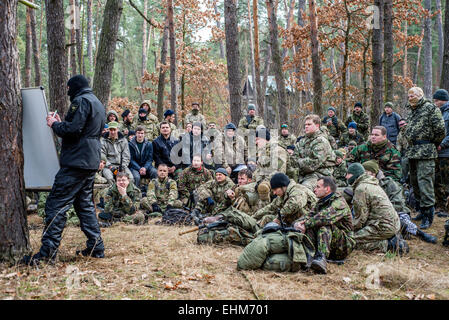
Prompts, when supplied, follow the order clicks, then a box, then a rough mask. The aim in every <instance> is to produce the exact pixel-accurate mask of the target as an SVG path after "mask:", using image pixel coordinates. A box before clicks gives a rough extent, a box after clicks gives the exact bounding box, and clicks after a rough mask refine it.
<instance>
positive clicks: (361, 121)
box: [345, 111, 370, 140]
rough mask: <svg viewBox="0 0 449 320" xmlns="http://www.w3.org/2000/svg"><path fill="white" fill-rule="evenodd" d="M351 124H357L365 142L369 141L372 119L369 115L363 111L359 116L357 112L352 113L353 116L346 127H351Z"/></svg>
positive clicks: (347, 121)
mask: <svg viewBox="0 0 449 320" xmlns="http://www.w3.org/2000/svg"><path fill="white" fill-rule="evenodd" d="M350 122H355V123H357V131H358V132H360V134H361V135H362V136H363V139H364V140H367V139H368V136H369V129H370V119H369V117H368V114H366V113H365V112H363V111H361V112H360V114H357V113H356V112H355V111H352V114H351V115H350V116H349V118H348V119H347V120H346V122H345V124H346V127H347V126H348V125H349V123H350Z"/></svg>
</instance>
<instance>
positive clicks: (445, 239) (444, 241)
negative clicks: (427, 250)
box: [443, 220, 449, 247]
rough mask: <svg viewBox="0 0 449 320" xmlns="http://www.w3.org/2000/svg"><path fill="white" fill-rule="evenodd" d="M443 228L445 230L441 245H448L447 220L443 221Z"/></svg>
mask: <svg viewBox="0 0 449 320" xmlns="http://www.w3.org/2000/svg"><path fill="white" fill-rule="evenodd" d="M444 230H445V231H446V232H445V233H444V239H443V246H445V247H449V220H446V222H445V223H444Z"/></svg>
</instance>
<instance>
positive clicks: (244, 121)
mask: <svg viewBox="0 0 449 320" xmlns="http://www.w3.org/2000/svg"><path fill="white" fill-rule="evenodd" d="M263 125H264V124H263V119H262V118H261V117H259V116H254V118H252V119H251V121H250V122H249V123H248V117H247V116H245V117H243V118H241V119H240V121H239V125H238V128H239V129H240V130H242V131H243V132H245V130H248V129H251V130H256V128H257V127H258V126H263Z"/></svg>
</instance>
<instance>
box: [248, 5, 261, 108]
mask: <svg viewBox="0 0 449 320" xmlns="http://www.w3.org/2000/svg"><path fill="white" fill-rule="evenodd" d="M250 1H251V0H248V31H249V48H250V58H251V78H252V81H253V96H254V102H255V105H256V109H257V110H258V112H259V115H260V109H262V108H259V103H258V101H257V98H258V94H257V85H256V66H255V61H254V39H253V27H252V23H251V6H250ZM262 114H263V112H262Z"/></svg>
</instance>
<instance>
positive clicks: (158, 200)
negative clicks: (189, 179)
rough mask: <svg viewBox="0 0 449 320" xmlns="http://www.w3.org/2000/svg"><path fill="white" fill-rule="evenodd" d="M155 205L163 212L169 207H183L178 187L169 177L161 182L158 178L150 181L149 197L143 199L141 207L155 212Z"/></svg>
mask: <svg viewBox="0 0 449 320" xmlns="http://www.w3.org/2000/svg"><path fill="white" fill-rule="evenodd" d="M153 204H157V205H158V206H159V207H160V208H161V209H162V210H163V211H165V210H166V209H167V206H172V207H175V208H180V207H182V203H181V201H179V200H178V187H177V185H176V181H175V180H173V179H170V178H169V177H167V178H165V179H163V180H161V179H160V178H159V177H158V178H154V179H152V180H151V181H150V183H149V184H148V190H147V196H146V197H144V198H143V199H142V201H141V206H142V208H143V209H145V210H147V211H149V212H153V208H152V205H153Z"/></svg>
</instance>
